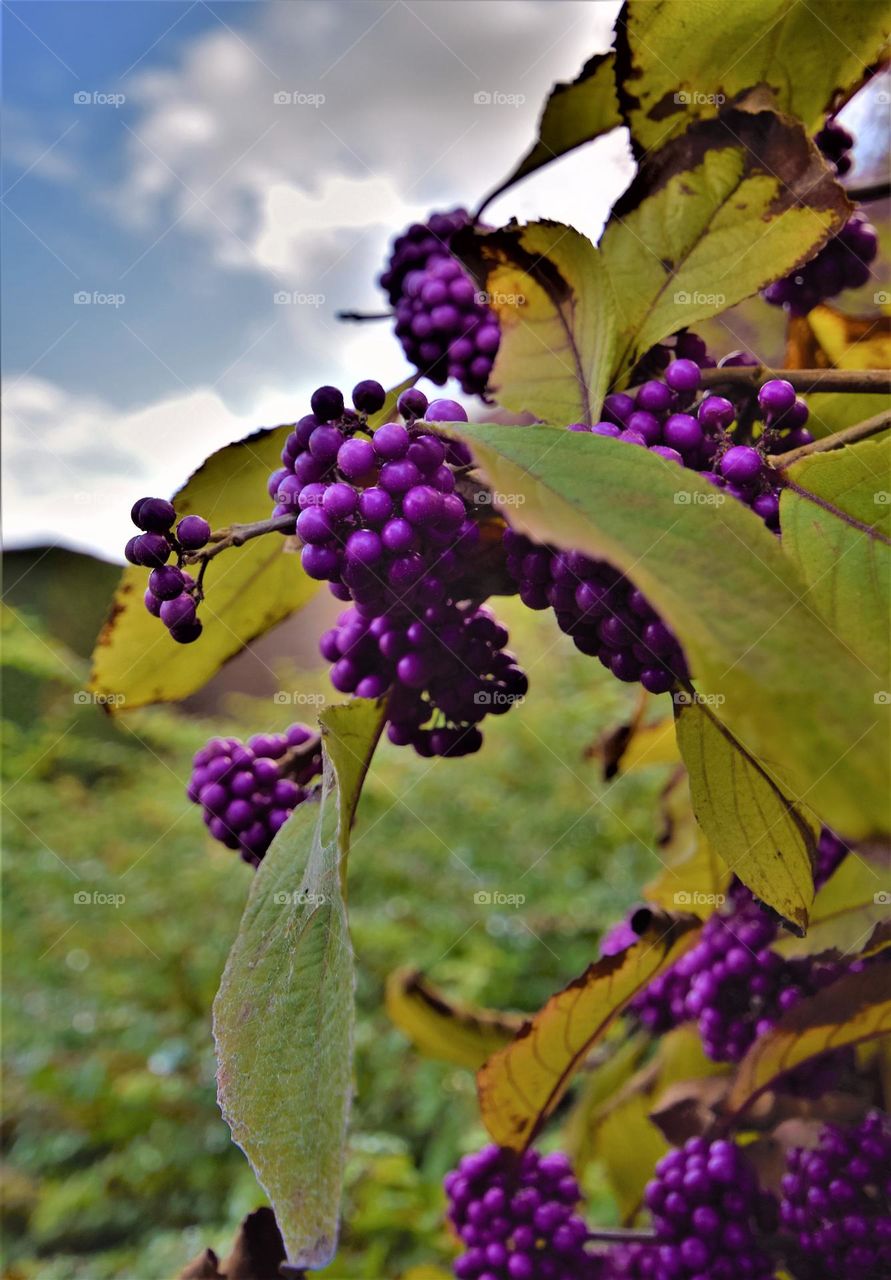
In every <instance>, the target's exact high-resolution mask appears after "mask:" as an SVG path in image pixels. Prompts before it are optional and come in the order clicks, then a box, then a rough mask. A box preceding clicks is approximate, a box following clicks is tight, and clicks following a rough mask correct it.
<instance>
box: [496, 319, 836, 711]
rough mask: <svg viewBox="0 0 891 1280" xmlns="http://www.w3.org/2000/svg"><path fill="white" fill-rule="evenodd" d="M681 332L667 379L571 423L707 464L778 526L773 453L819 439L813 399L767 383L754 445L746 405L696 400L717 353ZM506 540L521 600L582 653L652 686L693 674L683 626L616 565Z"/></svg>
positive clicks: (729, 490) (780, 382)
mask: <svg viewBox="0 0 891 1280" xmlns="http://www.w3.org/2000/svg"><path fill="white" fill-rule="evenodd" d="M681 338H684V339H685V342H684V345H683V346H676V347H675V349H674V352H672V351H670V350H669V349H668V348H665V350H666V351H668V353H669V361H668V363H667V365H666V367H665V372H664V376H663V377H662V378H650V379H648V380H647V381H646V382H643V383H642V384H641V385H640V386H639V387H637V389H636V391H635V393H634V394H633V395H632V394H628V393H626V392H614V393H613V394H611V395H608V396H607V397H606V399H605V400H604V403H603V419H602V421H600V422H598V423H595V425H594V426H593V427H589V426H588V425H587V424H585V423H579V422H576V423H572V424H571V425H570V426H569V428H568V430H570V431H576V432H586V433H592V434H594V435H596V436H612V437H614V438H616V439H619V440H622V441H624V442H625V443H627V444H631V445H636V446H638V447H642V448H646V449H649V450H650V451H651V452H652V453H655V454H657V455H658V456H659V457H661V458H664V459H665V460H666V461H668V462H673V463H676V464H677V465H679V466H682V467H688V468H690V469H691V470H694V471H698V472H699V473H700V474H701V475H702V476H704V477H705V478H706V479H707V480H709V481H710V483H711V484H713V485H714V486H715V487H716V488H718V489H719V490H720V491H721V492H722V493H723V494H726V495H727V496H728V497H732V498H735V499H736V500H737V501H739V502H742V503H744V504H746V505H747V506H750V507H751V508H752V510H753V511H754V512H755V514H756V515H758V516H759V517H760V518H761V519H762V520H763V521H764V522H765V524H766V525H767V526H768V528H770V529H772V530H774V531H778V530H779V512H780V502H779V485H778V484H777V480H776V475H775V473H774V472H773V471H772V470H771V468H770V467H769V465H768V463H767V455H768V454H772V453H782V452H785V451H787V450H789V449H792V448H795V447H797V446H799V445H802V444H806V443H808V442H809V441H810V439H811V436H810V433H809V432H808V431H807V430H806V428H805V426H804V424H805V422H806V421H807V417H808V409H807V405H806V404H805V402H804V401H803V400H801V399H800V398H799V397H798V396H796V394H795V390H794V388H793V387H792V385H791V384H790V383H789V382H787V381H786V380H785V379H781V378H773V379H771V380H770V381H768V382H765V383H764V385H763V386H762V387H761V388H760V390H759V392H758V401H757V405H758V408H757V412H758V413H759V414H760V427H759V432H758V435H757V438H756V439H755V440H754V442H753V443H740V442H738V440H737V437H738V436H739V435H740V434H741V430H740V428H739V425H738V409H737V406H736V405H735V404H734V403H733V402H732V401H731V400H728V399H726V398H725V397H724V396H719V395H711V394H705V395H702V396H701V398H699V399H698V400H697V395H698V393H699V390H700V381H701V369H702V368H703V367H706V362H708V365H709V367H712V366H714V363H715V362H714V360H711V359H710V357H707V356H706V355H705V354H704V351H705V348H704V346H703V344H702V342H701V339H699V338H697V337H696V335H695V334H683V335H681ZM678 344H680V338H679V339H678ZM678 349H681V350H685V351H693V352H694V353H695V355H696V359H692V358H690V357H688V356H676V354H675V353H676V352H677V350H678ZM654 350H655V349H654ZM650 354H652V352H651V353H650ZM672 355H674V356H675V358H672ZM727 363H728V364H730V363H734V364H742V363H746V361H745V360H744V358H743V356H742V353H735V354H734V356H732V357H729V358H728V360H727ZM504 541H505V549H506V551H507V567H508V570H509V572H510V573H511V574H512V576H513V578H514V580H515V581H516V582H517V584H518V587H519V592H520V598H521V599H522V600H523V602H524V603H525V604H526V605H528V607H529V608H531V609H548V608H551V609H553V610H554V614H555V617H556V619H557V624H558V626H559V627H560V629H561V630H562V631H564V632H565V633H566V634H567V635H569V636H571V637H572V640H573V643H574V644H575V646H576V648H578V649H579V650H580V651H581V652H582V653H584V654H589V655H591V656H592V657H596V658H598V660H599V661H600V662H601V663H602V664H603V666H605V667H606V668H607V669H608V670H610V671H611V672H612V673H613V675H615V676H616V677H617V678H618V679H619V680H623V681H627V682H629V683H634V682H636V681H640V683H641V684H642V685H643V687H644V688H645V689H647V690H648V691H649V692H650V693H666V692H668V691H669V690H670V689H672V688H673V687H674V686H675V684H676V683H677V681H678V680H683V679H685V678H687V677H688V675H689V672H688V669H687V664H686V662H685V660H684V655H683V653H682V651H681V648H680V645H679V643H678V640H677V638H676V637H675V635H674V633H673V632H672V631H671V630H670V629H669V628H668V627H667V626H666V625H665V623H664V622H663V621H662V620H661V619H660V618H659V616H658V614H657V613H656V611H655V610H654V609H653V607H652V605H651V604H650V603H649V601H648V600H647V599H646V597H645V596H644V595H643V594H642V593H641V592H640V591H639V590H637V589H636V588H635V587H634V586H633V584H632V583H631V582H629V580H628V579H627V578H626V577H624V576H623V575H622V574H621V573H619V572H618V571H617V570H616V569H614V568H613V567H612V566H611V565H609V564H607V563H606V562H605V561H602V560H594V559H592V558H591V557H589V556H586V555H583V554H582V553H580V552H576V551H560V550H558V549H556V548H554V547H547V546H539V545H537V544H535V543H534V542H532V541H531V540H530V539H528V538H527V537H525V536H524V535H522V534H518V533H516V532H514V531H513V530H510V529H508V530H507V531H506V532H505V535H504Z"/></svg>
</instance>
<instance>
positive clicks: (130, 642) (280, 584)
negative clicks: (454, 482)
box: [90, 379, 414, 711]
mask: <svg viewBox="0 0 891 1280" xmlns="http://www.w3.org/2000/svg"><path fill="white" fill-rule="evenodd" d="M413 381H414V379H409V380H407V381H406V382H404V383H402V384H401V385H400V386H398V387H396V388H395V389H394V390H393V391H391V392H390V393H389V395H388V396H387V401H386V403H385V405H384V407H383V409H382V410H381V411H380V413H378V414H375V415H374V416H373V417H371V418H370V419H369V423H370V425H371V426H372V427H375V426H377V425H378V424H379V423H381V422H386V421H387V418H388V417H389V416H390V415H391V414H392V412H393V410H394V408H395V404H396V399H397V397H398V396H399V395H400V394H401V392H402V391H403V390H404V389H405V388H406V387H408V386H411V385H412V383H413ZM292 429H293V428H292V427H291V426H281V427H273V428H271V429H270V430H264V431H257V432H255V433H254V434H253V435H250V436H248V437H247V438H246V439H244V440H240V441H238V442H237V443H236V444H230V445H226V447H225V448H224V449H218V450H217V452H216V453H212V454H211V455H210V457H209V458H208V459H207V461H206V462H205V463H204V464H203V465H202V466H200V467H199V468H198V470H197V471H196V472H195V473H194V475H192V476H191V477H190V479H189V480H188V481H187V482H186V484H185V485H183V487H182V488H181V489H179V490H178V491H177V493H176V494H175V495H174V498H173V502H174V505H175V506H176V510H177V515H178V516H184V515H188V514H190V513H195V514H197V515H202V516H204V518H205V519H206V520H209V521H210V524H211V526H212V528H214V529H222V528H226V527H227V526H228V525H232V524H248V523H251V522H253V521H255V520H265V519H266V518H267V517H268V516H269V515H270V514H271V512H272V502H271V500H270V498H269V494H268V492H267V489H266V485H267V482H268V480H269V476H270V474H271V473H272V472H273V471H275V470H276V469H277V468H278V467H280V466H281V457H280V454H281V451H282V446H283V445H284V443H285V440H286V439H287V437H288V435H289V434H290V432H291V430H292ZM135 497H138V494H137V493H135V492H134V498H135ZM147 582H148V571H147V570H146V569H140V568H136V567H133V566H128V567H127V568H126V569H125V570H124V572H123V575H122V577H121V581H120V585H119V586H118V589H117V591H116V592H115V595H114V599H113V600H112V603H111V610H110V613H109V617H108V621H107V622H106V623H105V626H104V627H103V628H102V631H101V632H100V634H99V638H98V640H97V641H96V648H95V650H94V652H93V670H92V674H91V678H90V689H91V691H92V692H93V693H97V694H100V695H102V697H103V698H106V699H109V701H108V702H107V705H108V706H109V708H110V709H112V710H115V709H116V710H119V711H130V710H133V709H134V708H136V707H142V706H145V705H146V704H148V703H152V702H178V701H179V700H180V699H181V698H186V697H188V695H189V694H190V693H194V692H195V691H196V690H197V689H200V688H201V687H202V686H203V685H205V684H206V683H207V681H208V680H209V679H210V678H211V676H213V675H214V674H215V673H216V672H217V671H219V669H220V667H221V666H223V664H224V663H225V662H227V661H228V660H229V659H230V658H232V657H234V656H235V654H236V653H239V652H240V651H241V650H242V649H243V648H244V647H245V645H248V644H250V642H251V641H252V640H256V639H257V638H258V636H262V635H264V634H265V632H267V631H268V630H269V629H270V628H271V627H274V626H275V625H276V624H277V623H279V622H281V621H282V619H283V618H287V617H288V616H289V615H290V614H292V613H294V612H295V610H297V609H300V608H302V607H303V606H304V605H305V604H307V603H308V602H309V601H310V600H311V599H312V598H313V596H314V595H315V594H316V592H317V591H318V589H319V587H320V585H321V584H320V583H318V582H315V581H314V580H313V579H312V578H308V577H307V576H306V574H305V573H304V572H303V570H302V569H301V567H300V557H299V555H297V554H295V553H294V548H293V547H292V546H290V544H289V542H288V541H287V540H286V539H285V538H283V537H282V535H281V534H279V533H271V534H267V535H266V536H265V537H262V538H255V539H253V540H252V541H251V542H246V543H245V544H244V546H242V547H236V548H233V549H232V550H229V551H226V552H224V553H223V554H222V555H221V556H219V557H218V558H217V559H215V560H213V561H211V563H210V564H209V566H208V569H207V573H206V575H205V579H204V583H205V594H206V599H205V601H204V603H203V604H202V605H201V608H200V610H199V616H200V618H201V619H202V621H203V623H204V630H203V631H202V633H201V637H200V639H199V640H197V641H196V642H195V643H194V644H190V645H181V644H177V643H176V641H174V640H171V638H170V634H169V632H168V631H167V628H166V627H165V626H164V625H163V624H162V623H161V621H160V620H159V619H158V618H153V617H152V616H151V614H150V613H148V612H147V611H146V608H145V605H144V603H143V595H144V593H145V589H146V585H147ZM112 698H114V699H116V701H111V699H112Z"/></svg>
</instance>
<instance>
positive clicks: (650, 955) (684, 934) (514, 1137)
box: [477, 913, 699, 1151]
mask: <svg viewBox="0 0 891 1280" xmlns="http://www.w3.org/2000/svg"><path fill="white" fill-rule="evenodd" d="M698 926H699V922H698V921H697V920H696V919H695V918H693V917H670V916H664V915H661V914H656V913H654V915H653V919H652V921H651V923H650V925H649V927H648V928H647V929H646V931H645V932H644V933H643V934H642V936H641V939H640V941H639V942H638V943H636V944H635V945H634V946H632V947H629V948H628V949H627V950H626V951H623V952H621V953H620V954H619V955H615V956H604V957H603V958H602V959H601V960H598V961H597V962H596V963H595V964H592V965H590V966H589V967H588V968H587V969H586V970H585V972H584V973H583V974H582V975H581V976H580V977H578V978H576V979H575V981H574V982H571V983H570V984H569V986H568V987H565V988H564V989H563V990H562V991H559V992H557V994H556V995H554V996H552V997H551V998H550V1000H548V1002H547V1004H545V1005H544V1007H543V1008H542V1009H540V1010H539V1012H538V1013H537V1014H536V1015H535V1016H534V1017H533V1018H532V1019H531V1021H529V1022H526V1023H524V1024H523V1027H522V1028H521V1030H520V1031H519V1032H518V1033H517V1036H516V1038H515V1039H514V1040H513V1041H512V1042H511V1043H510V1044H509V1045H508V1046H507V1047H506V1048H504V1049H501V1050H499V1051H498V1052H497V1053H496V1054H494V1055H493V1056H492V1057H491V1058H490V1059H489V1060H488V1062H486V1063H485V1065H484V1066H483V1067H482V1068H481V1069H480V1071H479V1073H478V1075H477V1085H478V1090H479V1099H480V1111H481V1114H482V1119H483V1123H484V1124H485V1126H486V1128H487V1129H488V1131H489V1133H490V1134H491V1135H492V1138H493V1139H494V1140H495V1141H496V1142H497V1143H498V1144H499V1145H500V1146H503V1147H511V1148H513V1149H514V1150H517V1151H520V1150H523V1149H524V1148H525V1147H526V1146H528V1144H529V1143H530V1142H531V1141H532V1140H533V1139H534V1137H535V1136H536V1134H537V1133H538V1132H539V1130H540V1129H541V1127H542V1126H543V1125H544V1123H545V1122H546V1120H547V1119H548V1117H549V1116H550V1115H551V1114H552V1112H553V1110H554V1108H555V1107H556V1106H557V1104H558V1102H559V1101H560V1099H561V1098H562V1097H563V1094H564V1093H565V1092H566V1089H567V1088H568V1087H569V1083H570V1081H571V1079H572V1076H573V1075H574V1073H575V1071H576V1070H577V1069H578V1067H579V1066H580V1065H581V1063H582V1062H583V1061H584V1059H585V1057H586V1056H587V1055H588V1053H590V1051H591V1049H592V1047H593V1046H594V1045H595V1044H596V1043H597V1042H598V1041H599V1039H600V1038H601V1037H602V1036H604V1035H605V1034H606V1032H607V1031H608V1030H609V1028H610V1026H611V1025H612V1023H613V1021H614V1020H615V1018H616V1017H617V1016H618V1015H619V1014H620V1013H621V1012H622V1009H623V1008H624V1007H625V1005H626V1004H627V1003H628V1002H629V1000H632V999H633V998H634V996H635V995H636V994H637V993H638V991H640V990H641V988H642V987H645V986H646V985H647V984H648V983H649V982H651V981H652V980H653V978H655V977H656V975H657V974H658V973H660V972H661V971H662V969H663V968H666V967H667V966H668V965H670V964H673V963H674V961H675V960H677V959H678V957H679V956H680V955H682V954H683V952H684V951H685V950H686V948H687V947H688V946H689V945H690V943H691V941H692V937H693V933H694V931H695V930H696V929H698Z"/></svg>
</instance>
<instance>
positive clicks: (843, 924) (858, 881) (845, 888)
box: [776, 852, 891, 956]
mask: <svg viewBox="0 0 891 1280" xmlns="http://www.w3.org/2000/svg"><path fill="white" fill-rule="evenodd" d="M888 885H889V876H888V874H887V872H886V873H885V875H882V874H881V873H880V871H879V869H878V865H875V866H874V865H873V863H872V862H871V861H870V860H869V859H867V858H865V857H863V856H862V855H860V854H858V853H857V852H852V853H849V854H848V856H847V857H846V858H845V860H844V862H842V864H841V866H840V867H839V868H838V870H837V871H835V873H834V874H833V875H832V876H830V878H829V880H827V882H826V884H824V885H823V888H822V889H821V890H820V891H819V893H818V894H817V896H816V898H815V899H814V905H813V907H812V908H811V919H810V925H809V926H808V931H807V934H806V936H805V937H803V938H793V937H790V936H788V935H787V936H785V937H783V938H781V939H780V940H779V942H778V943H777V944H776V950H778V951H781V952H782V953H783V954H784V955H787V956H805V955H819V954H820V952H822V951H830V950H836V951H840V952H841V953H842V954H843V955H847V956H852V955H856V954H858V953H859V952H860V951H862V950H863V948H864V947H865V946H866V945H867V943H868V941H869V939H870V936H871V935H872V933H873V930H874V928H875V926H876V925H877V924H879V923H880V922H882V921H883V920H891V891H889V888H888Z"/></svg>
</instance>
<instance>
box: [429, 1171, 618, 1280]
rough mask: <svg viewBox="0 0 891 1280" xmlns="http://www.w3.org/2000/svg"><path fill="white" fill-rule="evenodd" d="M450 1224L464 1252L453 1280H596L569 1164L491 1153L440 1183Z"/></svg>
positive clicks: (596, 1270)
mask: <svg viewBox="0 0 891 1280" xmlns="http://www.w3.org/2000/svg"><path fill="white" fill-rule="evenodd" d="M444 1185H445V1190H446V1195H447V1197H448V1201H449V1209H448V1216H449V1221H450V1222H451V1223H452V1226H453V1227H454V1228H455V1231H456V1232H457V1233H458V1235H459V1236H460V1238H461V1241H462V1243H463V1244H464V1245H465V1247H466V1252H465V1253H463V1254H461V1256H460V1257H459V1258H457V1259H456V1261H455V1263H454V1271H455V1275H456V1277H458V1280H594V1277H595V1276H599V1275H600V1264H599V1262H598V1260H597V1259H595V1258H592V1257H590V1256H589V1255H588V1254H587V1253H586V1251H585V1241H586V1239H587V1237H588V1229H587V1227H586V1225H585V1221H584V1219H583V1218H582V1217H581V1216H580V1215H579V1214H578V1213H577V1212H576V1211H575V1210H576V1206H577V1205H578V1203H579V1200H580V1199H581V1192H580V1190H579V1185H578V1183H577V1182H576V1180H575V1177H574V1175H573V1172H572V1166H571V1165H570V1163H569V1161H568V1160H567V1158H566V1156H564V1155H562V1154H561V1153H559V1152H555V1153H553V1154H551V1155H546V1156H542V1155H540V1154H539V1153H538V1152H537V1151H535V1150H532V1149H530V1150H528V1151H526V1152H524V1153H523V1155H521V1156H519V1155H517V1154H516V1153H515V1152H512V1151H508V1150H505V1149H503V1148H501V1147H496V1146H488V1147H484V1148H483V1149H482V1151H477V1152H474V1153H473V1154H472V1155H467V1156H464V1158H463V1159H462V1160H461V1162H460V1163H459V1165H458V1167H457V1169H455V1170H453V1171H452V1172H451V1173H449V1174H447V1175H446V1177H445V1183H444Z"/></svg>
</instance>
